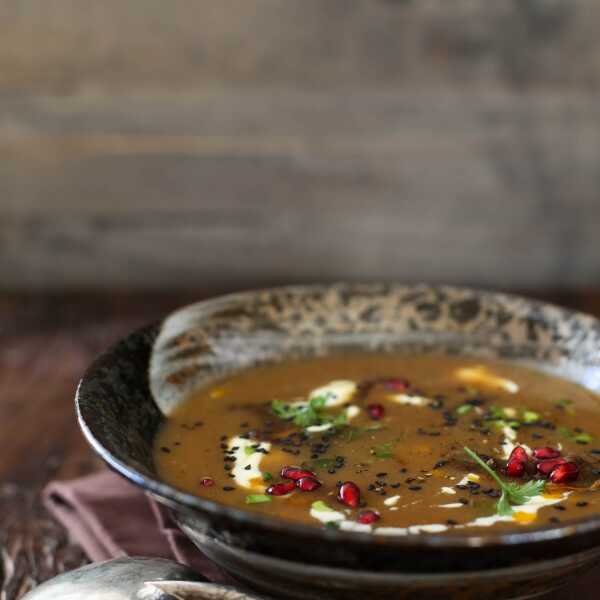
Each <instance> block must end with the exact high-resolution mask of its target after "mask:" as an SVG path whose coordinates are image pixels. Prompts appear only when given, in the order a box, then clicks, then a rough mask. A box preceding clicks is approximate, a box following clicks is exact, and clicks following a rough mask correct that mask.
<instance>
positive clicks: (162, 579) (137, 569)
mask: <svg viewBox="0 0 600 600" xmlns="http://www.w3.org/2000/svg"><path fill="white" fill-rule="evenodd" d="M201 579H202V578H201V577H200V576H199V575H198V574H197V573H195V572H194V571H192V570H191V569H190V568H189V567H186V566H184V565H181V564H179V563H176V562H174V561H171V560H164V559H159V558H116V559H113V560H108V561H106V562H101V563H94V564H91V565H87V566H85V567H81V568H80V569H76V570H74V571H68V572H67V573H62V574H61V575H58V576H57V577H54V578H53V579H50V580H48V581H46V582H44V583H43V584H42V585H40V586H38V587H37V588H35V589H34V590H32V591H31V592H29V593H28V594H27V595H26V596H25V597H24V598H23V600H81V599H82V598H85V599H86V600H174V599H177V600H261V598H259V596H255V595H249V594H248V593H246V592H242V591H238V590H235V589H234V588H232V587H229V586H225V585H220V584H216V583H208V582H206V581H202V580H201Z"/></svg>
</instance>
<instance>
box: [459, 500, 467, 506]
mask: <svg viewBox="0 0 600 600" xmlns="http://www.w3.org/2000/svg"><path fill="white" fill-rule="evenodd" d="M458 501H459V502H460V503H461V504H463V505H464V506H466V505H467V504H469V501H468V500H467V499H466V498H459V499H458Z"/></svg>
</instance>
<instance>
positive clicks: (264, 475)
mask: <svg viewBox="0 0 600 600" xmlns="http://www.w3.org/2000/svg"><path fill="white" fill-rule="evenodd" d="M261 475H262V478H263V481H272V480H273V475H271V473H269V472H268V471H265V472H264V473H261Z"/></svg>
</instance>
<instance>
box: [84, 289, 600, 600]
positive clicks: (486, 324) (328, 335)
mask: <svg viewBox="0 0 600 600" xmlns="http://www.w3.org/2000/svg"><path fill="white" fill-rule="evenodd" d="M331 350H337V351H339V350H344V351H352V350H363V351H364V350H367V351H386V352H388V351H396V352H432V351H436V352H445V353H449V354H453V355H456V354H464V355H469V356H481V357H487V358H498V359H501V360H508V361H511V362H516V363H520V364H524V365H526V366H530V367H534V368H537V369H541V370H544V371H547V372H551V373H554V374H557V375H559V376H562V377H565V378H567V379H571V380H574V381H577V382H579V383H581V384H583V385H585V386H587V387H588V388H590V389H593V390H595V391H598V390H599V389H600V322H598V321H597V320H595V319H594V318H592V317H590V316H588V315H584V314H581V313H575V312H572V311H568V310H565V309H562V308H559V307H556V306H553V305H549V304H544V303H540V302H536V301H533V300H528V299H525V298H520V297H516V296H509V295H504V294H498V293H490V292H482V291H477V290H471V289H466V288H455V287H448V286H428V285H393V284H335V285H329V286H303V287H288V288H275V289H271V290H261V291H256V292H245V293H240V294H232V295H229V296H224V297H221V298H217V299H214V300H208V301H205V302H201V303H198V304H196V305H192V306H190V307H186V308H184V309H181V310H180V311H178V312H177V313H175V314H174V315H172V316H171V317H169V318H168V319H167V320H166V321H165V322H163V323H161V324H157V325H152V326H149V327H147V328H145V329H142V330H140V331H137V332H135V333H133V334H131V335H130V336H129V337H127V338H125V339H123V340H122V341H120V342H119V343H117V344H116V345H115V346H114V347H112V348H111V349H109V350H108V351H107V352H106V353H104V354H103V355H102V356H100V357H99V358H98V359H97V360H96V361H95V362H94V363H93V364H92V365H91V367H90V368H89V369H88V371H87V372H86V374H85V376H84V377H83V379H82V381H81V382H80V385H79V387H78V390H77V395H76V404H77V412H78V418H79V423H80V426H81V428H82V430H83V432H84V434H85V436H86V437H87V439H88V441H89V442H90V444H91V445H92V447H93V448H94V449H95V450H96V452H98V454H99V455H100V456H101V457H102V458H103V459H104V460H105V461H106V463H107V464H108V465H109V466H110V467H111V468H112V469H114V470H115V471H117V472H118V473H120V474H121V475H122V476H124V477H126V478H127V479H129V480H130V481H131V482H133V483H135V484H136V485H139V486H141V487H142V488H144V489H145V490H147V491H148V492H150V493H151V494H152V495H153V496H154V497H155V498H156V499H157V500H158V501H160V502H162V503H164V504H166V505H168V506H169V507H170V508H171V509H172V510H173V513H174V516H175V518H176V520H177V521H178V522H179V524H180V526H181V527H182V529H183V531H184V532H185V533H186V534H187V535H188V536H189V537H190V538H191V539H192V540H193V541H194V542H195V543H196V544H197V545H198V546H199V547H200V548H201V549H202V550H203V552H205V553H206V554H207V555H208V556H209V557H210V558H212V559H213V560H214V561H215V562H216V563H217V564H219V565H220V566H221V567H223V568H224V569H225V570H226V571H228V572H229V573H230V574H231V575H233V576H234V577H235V578H237V579H238V580H240V581H241V582H242V583H245V584H248V585H250V586H251V587H253V588H254V589H257V590H260V591H262V592H263V593H268V594H270V595H272V596H273V597H276V598H298V599H317V598H321V599H322V598H331V599H352V600H355V599H356V598H357V594H358V595H359V596H358V597H362V596H363V595H364V596H366V595H367V594H368V595H369V597H370V598H372V599H373V600H376V599H381V600H383V599H386V600H387V599H392V598H394V599H395V598H411V599H420V598H423V599H425V598H427V599H436V598H440V599H441V598H444V599H451V598H461V599H470V598H473V599H475V598H482V597H492V596H493V597H495V598H497V599H498V600H501V599H504V598H507V599H508V598H528V597H534V596H536V595H538V594H541V593H544V592H546V591H548V590H551V589H554V588H555V587H557V586H559V585H561V584H564V583H566V582H568V580H569V578H571V577H575V576H577V575H578V574H579V573H581V572H582V571H585V570H587V569H589V568H590V567H591V566H593V565H594V564H596V563H597V562H598V561H599V560H600V516H598V517H596V516H594V517H590V518H586V519H580V520H574V521H564V522H561V523H560V524H556V525H549V526H544V527H535V528H534V527H528V528H523V529H515V530H513V531H512V532H506V531H502V532H500V531H493V530H492V531H485V532H482V533H478V534H468V535H467V534H465V535H460V536H458V535H443V534H441V535H440V534H420V535H411V536H403V537H385V538H384V537H380V538H376V539H375V538H373V537H372V536H370V535H368V534H360V533H348V532H340V531H330V530H324V529H319V528H310V527H306V526H302V525H298V524H294V523H290V522H288V521H284V520H282V519H277V518H275V517H265V516H263V515H259V514H254V513H249V512H246V511H243V510H240V509H236V508H232V507H228V506H225V505H222V504H219V503H215V502H212V501H209V500H206V499H202V498H199V497H196V496H193V495H191V494H188V493H185V492H183V491H181V490H178V489H176V488H174V487H172V486H170V485H168V484H167V483H165V482H164V481H161V480H160V478H159V477H158V476H157V474H156V470H155V466H154V463H153V458H152V443H153V439H154V436H155V434H156V432H157V430H158V428H159V427H160V426H161V423H162V422H163V419H164V417H163V416H162V413H161V411H160V410H159V409H158V406H157V403H156V401H155V399H154V398H155V397H156V395H157V394H158V395H160V396H161V398H167V400H168V401H172V399H173V398H177V397H179V396H181V397H184V396H185V394H186V393H187V392H188V391H189V390H191V389H193V388H194V387H196V386H198V385H202V384H203V383H204V384H206V383H207V382H209V381H211V380H212V379H215V378H219V377H222V376H224V375H226V374H227V373H230V372H233V371H235V370H238V369H241V368H247V367H249V366H252V365H254V364H263V363H268V362H273V361H277V360H279V359H281V358H282V357H288V356H311V355H318V354H320V353H323V352H327V351H331ZM153 352H154V354H153ZM156 354H159V355H160V356H161V357H162V360H163V363H164V364H162V365H161V368H160V369H156V368H155V366H154V365H153V364H152V365H151V363H152V362H153V360H154V359H152V357H153V356H155V355H156ZM151 390H152V392H154V393H152V392H151Z"/></svg>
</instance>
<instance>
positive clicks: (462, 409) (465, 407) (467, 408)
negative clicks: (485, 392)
mask: <svg viewBox="0 0 600 600" xmlns="http://www.w3.org/2000/svg"><path fill="white" fill-rule="evenodd" d="M472 410H473V405H472V404H461V405H460V406H459V407H458V408H457V409H456V414H457V415H466V414H467V413H470V412H471V411H472Z"/></svg>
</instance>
